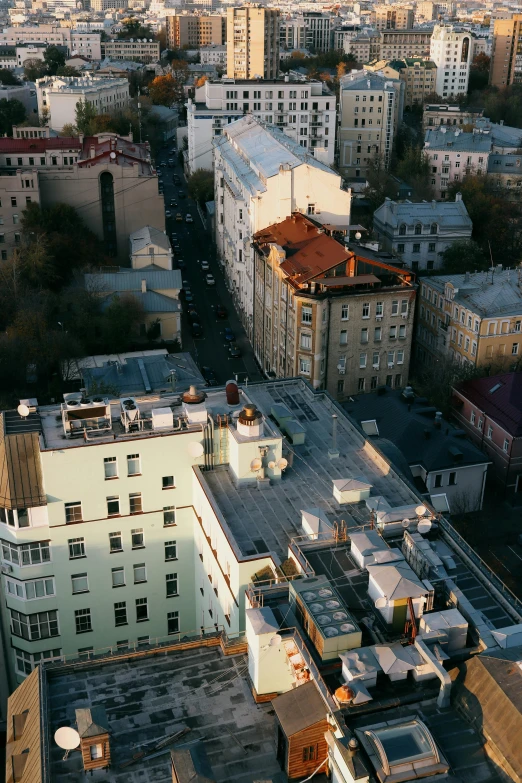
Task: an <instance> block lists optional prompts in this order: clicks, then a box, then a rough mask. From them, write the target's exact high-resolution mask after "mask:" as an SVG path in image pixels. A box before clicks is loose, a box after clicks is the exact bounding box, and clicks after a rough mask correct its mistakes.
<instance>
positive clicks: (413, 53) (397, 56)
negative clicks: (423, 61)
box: [379, 30, 431, 60]
mask: <svg viewBox="0 0 522 783" xmlns="http://www.w3.org/2000/svg"><path fill="white" fill-rule="evenodd" d="M430 41H431V30H381V45H380V52H379V60H401V59H403V58H404V57H428V55H429V53H430Z"/></svg>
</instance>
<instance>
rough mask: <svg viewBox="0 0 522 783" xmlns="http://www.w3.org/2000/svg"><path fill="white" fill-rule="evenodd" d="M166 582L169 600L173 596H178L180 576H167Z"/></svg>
mask: <svg viewBox="0 0 522 783" xmlns="http://www.w3.org/2000/svg"><path fill="white" fill-rule="evenodd" d="M165 581H166V583H167V598H171V597H172V596H173V595H178V575H177V574H167V575H166V577H165Z"/></svg>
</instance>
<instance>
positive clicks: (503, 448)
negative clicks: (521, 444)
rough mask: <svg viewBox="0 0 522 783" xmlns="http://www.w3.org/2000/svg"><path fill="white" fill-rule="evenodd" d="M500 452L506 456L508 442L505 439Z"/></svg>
mask: <svg viewBox="0 0 522 783" xmlns="http://www.w3.org/2000/svg"><path fill="white" fill-rule="evenodd" d="M502 451H505V452H506V454H507V453H508V451H509V440H508V439H507V438H505V440H504V443H503V444H502Z"/></svg>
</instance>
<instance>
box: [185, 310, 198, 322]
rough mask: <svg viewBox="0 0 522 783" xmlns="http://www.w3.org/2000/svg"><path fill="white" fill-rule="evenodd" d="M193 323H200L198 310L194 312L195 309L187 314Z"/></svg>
mask: <svg viewBox="0 0 522 783" xmlns="http://www.w3.org/2000/svg"><path fill="white" fill-rule="evenodd" d="M187 315H188V317H189V319H190V321H191V323H199V315H198V313H197V310H194V308H193V307H191V308H190V310H189V311H188V313H187Z"/></svg>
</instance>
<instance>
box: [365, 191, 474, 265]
mask: <svg viewBox="0 0 522 783" xmlns="http://www.w3.org/2000/svg"><path fill="white" fill-rule="evenodd" d="M373 230H374V233H375V235H376V237H377V239H378V240H379V242H380V243H382V246H383V248H384V249H385V250H388V251H390V252H393V253H394V254H396V255H398V256H399V257H400V258H401V259H402V261H404V263H405V264H407V266H408V267H409V268H410V269H412V270H413V271H414V272H416V271H417V270H419V269H428V270H431V269H439V268H440V266H441V265H442V258H441V256H442V254H443V252H444V251H445V250H446V248H448V247H451V245H452V244H453V243H454V242H465V241H468V240H470V239H471V232H472V230H473V223H472V222H471V218H470V217H469V215H468V211H467V209H466V206H465V204H464V202H463V200H462V196H461V194H460V193H457V195H456V197H455V201H445V202H441V201H431V202H428V201H421V202H420V203H417V204H415V203H412V202H411V201H408V200H406V201H392V200H391V199H389V198H386V199H385V200H384V204H382V205H381V206H380V207H379V208H378V209H376V210H375V212H374V214H373Z"/></svg>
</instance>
